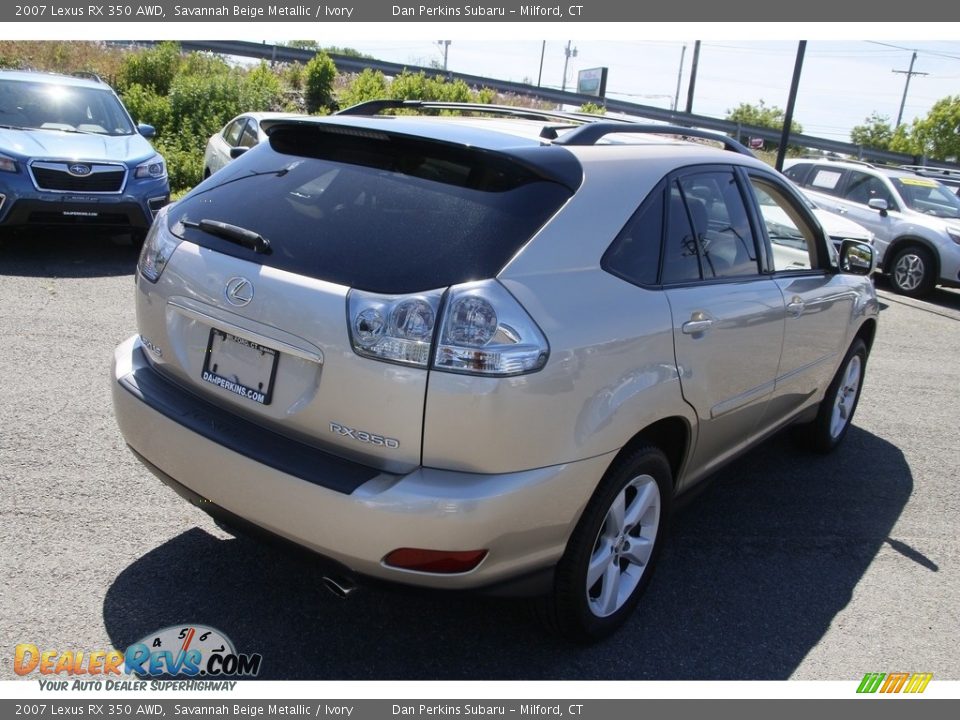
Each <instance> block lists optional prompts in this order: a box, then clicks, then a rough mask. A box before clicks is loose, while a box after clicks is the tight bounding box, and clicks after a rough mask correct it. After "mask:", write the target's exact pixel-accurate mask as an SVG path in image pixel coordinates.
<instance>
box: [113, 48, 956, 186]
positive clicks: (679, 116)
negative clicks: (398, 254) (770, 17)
mask: <svg viewBox="0 0 960 720" xmlns="http://www.w3.org/2000/svg"><path fill="white" fill-rule="evenodd" d="M117 44H127V43H117ZM135 44H137V45H155V44H157V41H142V42H141V41H138V42H137V43H135ZM179 44H180V47H182V48H183V49H184V50H193V51H199V52H213V53H219V54H222V55H235V56H238V57H249V58H256V59H260V60H271V61H280V62H298V63H306V62H308V61H309V60H311V59H312V58H313V57H314V55H315V54H316V53H315V51H313V50H301V49H300V48H292V47H287V46H285V45H269V44H267V43H255V42H247V41H243V40H203V41H200V40H182V41H180V43H179ZM329 55H330V59H331V60H333V62H334V64H335V65H336V66H337V70H338V71H339V72H356V73H359V72H362V71H363V70H365V69H366V68H370V69H372V70H379V71H380V72H382V73H383V74H384V75H388V76H392V75H399V74H400V73H402V72H403V71H404V70H408V71H410V72H414V73H416V72H421V71H422V72H424V73H425V74H427V75H430V76H435V77H444V78H447V79H449V80H463V81H464V82H465V83H467V85H470V86H471V87H478V88H479V87H487V88H490V89H491V90H495V91H497V92H501V93H513V94H516V95H522V96H524V97H530V98H536V99H538V100H543V101H546V102H552V103H557V104H561V105H578V106H579V105H583V104H584V103H597V102H598V100H599V99H598V98H597V97H595V96H593V95H581V94H579V93H572V92H564V91H560V90H554V89H552V88H545V87H537V86H535V85H527V84H525V83H518V82H511V81H509V80H495V79H493V78H487V77H483V76H480V75H468V74H466V73H456V72H446V71H443V70H437V69H436V68H427V67H420V66H417V65H406V64H403V63H392V62H385V61H383V60H374V59H371V58H358V57H353V56H350V55H339V54H335V53H329ZM604 105H605V107H606V108H607V110H608V111H610V112H616V113H623V114H625V115H635V116H637V117H642V118H646V119H648V120H658V121H660V122H665V123H670V124H673V125H685V126H687V127H699V128H704V129H707V130H716V131H719V132H723V133H726V134H728V135H731V136H733V137H734V138H736V139H737V140H738V141H741V142H742V141H743V139H744V138H762V139H763V140H769V141H771V142H774V143H779V142H780V131H779V130H774V129H771V128H765V127H758V126H756V125H743V124H741V123H736V122H732V121H730V120H722V119H720V118H714V117H708V116H707V115H696V114H694V113H685V112H678V111H674V110H667V109H665V108H658V107H654V106H651V105H641V104H639V103H632V102H626V101H623V100H615V99H613V98H606V100H605V102H604ZM789 144H790V145H796V146H802V147H806V148H813V149H816V150H822V151H825V152H830V153H838V154H841V155H851V156H853V157H855V158H857V159H860V160H868V161H876V162H882V163H892V164H896V165H926V166H928V167H932V168H946V169H949V170H958V169H960V165H955V164H954V165H951V164H949V163H940V162H936V163H933V162H930V161H929V160H927V159H926V158H924V157H922V156H918V155H907V154H905V153H896V152H889V151H886V150H877V149H875V148H868V147H863V146H861V145H854V144H853V143H847V142H840V141H838V140H829V139H827V138H820V137H815V136H813V135H805V134H802V133H791V134H790V139H789Z"/></svg>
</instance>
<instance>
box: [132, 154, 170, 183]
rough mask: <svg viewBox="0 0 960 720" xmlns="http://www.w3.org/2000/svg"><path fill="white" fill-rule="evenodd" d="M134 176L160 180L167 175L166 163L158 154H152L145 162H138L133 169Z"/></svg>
mask: <svg viewBox="0 0 960 720" xmlns="http://www.w3.org/2000/svg"><path fill="white" fill-rule="evenodd" d="M133 176H134V177H135V178H151V179H153V180H160V179H162V178H165V177H166V176H167V164H166V163H165V162H164V161H163V158H162V157H160V156H159V155H154V156H153V157H152V158H150V159H149V160H147V161H146V162H143V163H140V164H139V165H137V167H136V168H135V169H134V171H133Z"/></svg>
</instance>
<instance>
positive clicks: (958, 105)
mask: <svg viewBox="0 0 960 720" xmlns="http://www.w3.org/2000/svg"><path fill="white" fill-rule="evenodd" d="M910 136H911V139H912V141H913V143H914V146H915V147H916V148H917V149H918V152H920V153H922V154H924V155H926V156H927V157H930V158H934V159H936V160H947V159H948V158H960V95H950V96H947V97H945V98H942V99H940V100H938V101H937V102H936V103H934V105H933V107H932V108H930V112H929V113H927V116H926V117H925V118H922V119H918V120H914V121H913V125H912V126H911V128H910Z"/></svg>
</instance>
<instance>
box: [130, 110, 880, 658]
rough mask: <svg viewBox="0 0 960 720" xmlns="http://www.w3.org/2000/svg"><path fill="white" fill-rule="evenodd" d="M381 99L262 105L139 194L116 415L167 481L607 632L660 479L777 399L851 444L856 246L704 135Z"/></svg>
mask: <svg viewBox="0 0 960 720" xmlns="http://www.w3.org/2000/svg"><path fill="white" fill-rule="evenodd" d="M395 105H398V103H393V102H390V101H384V102H376V103H372V104H365V105H362V106H357V107H355V108H350V109H348V110H347V111H345V112H343V113H340V114H339V115H335V116H331V117H327V118H310V119H300V120H298V119H277V120H276V121H274V122H271V121H269V120H265V121H264V126H265V129H266V131H267V133H268V135H269V140H268V141H265V142H262V143H260V144H259V145H258V146H257V147H255V148H253V149H251V150H250V151H249V152H247V153H245V154H244V155H243V156H242V157H240V158H239V159H237V160H236V161H234V162H232V163H230V164H229V165H227V166H226V167H225V168H224V169H223V170H221V171H220V172H218V173H216V174H215V175H213V176H212V177H211V178H210V179H208V180H206V181H205V182H203V183H202V184H200V185H199V186H197V187H196V188H195V189H194V190H193V191H192V192H191V193H190V194H189V195H187V196H186V197H185V198H184V199H182V200H180V201H179V202H177V203H176V204H175V205H173V206H171V207H170V208H169V209H168V210H166V211H165V212H164V213H163V214H162V215H161V216H160V217H159V218H158V219H157V222H156V223H155V224H154V225H153V228H152V230H151V231H150V235H149V237H148V239H147V241H146V242H145V244H144V248H143V253H142V255H141V257H140V262H139V266H138V270H137V275H136V290H135V296H136V308H137V320H138V332H137V334H136V335H134V336H133V337H131V338H130V339H129V340H127V341H126V342H124V343H123V344H122V345H120V347H118V348H117V350H116V354H115V357H114V361H113V401H114V407H115V411H116V417H117V421H118V423H119V425H120V428H121V430H122V432H123V435H124V437H125V439H126V442H127V443H128V444H129V446H130V448H131V450H132V451H133V452H134V453H135V454H136V455H137V457H139V458H140V459H141V460H142V461H143V462H144V464H145V465H146V466H147V467H149V468H150V469H151V470H152V471H153V472H154V473H155V474H156V475H157V476H158V477H159V478H160V479H161V480H162V481H163V482H165V483H167V484H168V485H169V486H171V487H172V488H173V489H174V490H176V491H177V492H178V493H180V494H181V495H183V496H184V497H186V498H187V499H188V500H190V501H191V502H193V503H194V504H196V505H197V507H199V508H200V509H201V510H204V511H206V512H208V513H210V514H211V515H213V516H214V517H216V518H218V519H219V520H220V521H221V522H223V523H225V524H226V525H228V526H233V527H237V528H240V529H241V530H247V531H259V532H262V533H265V534H267V535H269V536H274V537H279V538H282V539H285V540H288V541H292V542H293V543H296V544H298V545H300V546H304V547H306V548H308V549H310V550H312V551H314V552H315V553H316V554H317V555H319V556H322V558H325V559H326V561H327V565H328V566H329V571H328V573H327V575H326V578H327V581H328V583H329V585H330V587H331V588H333V589H335V590H337V591H338V592H341V593H346V592H348V591H349V590H350V589H351V588H352V587H354V585H355V584H356V583H358V582H362V581H363V580H364V579H365V578H376V579H379V580H386V581H392V582H395V583H403V584H408V585H417V586H422V587H428V588H436V589H458V590H463V589H469V590H476V591H482V592H491V593H501V594H522V595H532V596H537V597H538V598H539V599H538V601H537V603H538V606H539V607H540V609H541V610H542V615H543V617H544V618H545V619H546V620H547V621H548V622H549V623H550V625H552V626H553V627H555V628H556V629H558V630H559V631H561V632H562V633H564V634H565V635H566V636H568V637H570V638H573V639H576V640H580V641H589V640H595V639H597V638H600V637H603V636H604V635H607V634H609V633H610V632H612V631H613V630H614V629H616V628H617V627H618V626H619V625H620V624H621V623H622V622H623V621H624V619H625V618H626V617H627V616H628V615H629V614H630V613H632V612H633V611H634V609H635V607H636V605H637V603H638V601H639V600H640V597H641V595H642V593H643V590H644V588H645V587H646V585H647V584H648V582H649V580H650V577H651V572H652V571H653V567H654V564H655V563H656V560H657V557H658V555H659V553H660V550H661V547H662V545H663V542H664V537H665V528H666V526H667V522H668V520H669V517H670V511H671V508H672V507H673V505H674V501H675V499H676V498H677V496H678V495H680V494H682V493H684V492H687V491H688V490H690V489H691V488H693V487H694V486H695V485H697V484H698V483H700V482H701V481H703V480H704V479H705V478H707V477H708V476H709V475H710V474H711V473H713V472H714V471H716V470H717V469H718V468H720V467H721V466H722V465H724V464H725V463H727V462H728V461H730V460H731V459H733V458H735V457H737V456H738V455H739V454H741V453H743V452H744V451H745V450H747V449H748V448H750V447H751V446H753V445H755V444H756V443H758V442H760V441H761V440H763V439H764V438H766V437H768V436H769V435H771V434H772V433H775V432H777V431H778V430H780V429H782V428H784V427H786V426H788V425H794V426H796V432H797V433H798V435H800V436H802V437H803V438H804V439H805V440H806V441H807V442H808V444H809V445H810V446H811V447H813V448H815V449H817V450H821V451H828V450H831V449H832V448H834V447H835V446H836V445H837V444H838V443H840V442H841V441H842V440H843V437H844V435H845V433H846V432H847V430H848V428H849V427H850V423H851V421H852V418H853V413H854V411H855V409H856V405H857V400H858V397H859V394H860V389H861V386H862V384H863V379H864V371H865V368H866V363H867V357H868V354H869V351H870V347H871V344H872V342H873V338H874V334H875V332H876V328H877V316H878V304H877V299H876V296H875V294H874V290H873V286H872V285H871V282H870V280H869V277H868V276H869V273H870V272H871V271H872V270H873V267H874V261H873V257H872V250H871V248H870V246H869V245H868V244H865V243H862V242H856V241H852V240H845V241H844V242H843V245H842V247H841V248H840V251H839V253H838V252H837V251H836V250H834V249H833V247H832V244H831V243H829V242H828V239H827V238H826V237H825V235H824V232H823V230H822V228H821V227H820V225H819V223H818V222H817V220H816V218H815V216H814V215H813V214H812V213H811V211H810V210H809V208H808V206H807V204H806V203H805V202H804V200H803V198H802V197H801V196H800V195H798V193H797V191H796V190H795V189H794V188H793V186H792V185H791V184H790V183H789V182H788V181H786V180H785V179H784V178H783V177H782V176H781V175H779V174H778V173H776V172H775V171H773V170H771V169H770V168H769V167H768V166H767V165H765V164H763V163H762V162H760V161H758V160H756V159H754V158H753V157H752V156H751V155H750V153H749V151H747V150H745V149H744V148H743V147H742V146H740V145H738V144H737V143H735V142H734V141H732V140H729V139H728V138H725V137H723V136H713V135H712V134H710V133H705V132H703V131H697V130H691V129H684V128H676V127H669V126H651V125H641V124H637V123H632V122H627V121H622V120H612V119H607V120H603V119H600V120H597V119H593V120H590V119H587V118H584V117H582V116H579V115H576V114H559V113H549V112H540V111H533V110H525V109H517V108H497V107H490V106H482V107H479V108H477V107H467V106H459V105H456V106H451V105H443V104H437V103H407V104H406V105H403V107H405V108H406V109H407V110H408V112H407V113H405V114H398V115H389V114H383V113H382V111H384V110H386V111H389V110H390V108H392V107H394V106H395ZM438 110H446V111H448V112H447V113H445V114H443V115H438V114H437V111H438ZM451 110H455V111H457V112H458V113H459V114H457V115H451V114H450V112H449V111H451ZM410 111H415V112H413V113H411V112H410ZM703 136H707V137H708V138H709V139H708V140H704V138H703ZM691 138H696V140H695V141H692V140H691ZM712 140H719V142H720V147H716V146H715V145H716V143H714V142H712ZM771 208H772V209H773V210H774V211H775V212H773V213H771V210H770V209H771ZM774 216H775V222H774V221H773V220H771V218H772V217H774Z"/></svg>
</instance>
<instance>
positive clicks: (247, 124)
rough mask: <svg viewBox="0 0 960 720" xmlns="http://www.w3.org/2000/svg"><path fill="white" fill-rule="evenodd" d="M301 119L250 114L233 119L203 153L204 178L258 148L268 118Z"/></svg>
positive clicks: (269, 113)
mask: <svg viewBox="0 0 960 720" xmlns="http://www.w3.org/2000/svg"><path fill="white" fill-rule="evenodd" d="M287 117H299V116H298V115H293V114H290V113H278V112H248V113H243V114H241V115H237V117H235V118H233V120H231V121H230V122H228V123H227V124H226V125H224V126H223V129H222V130H220V132H218V133H216V134H215V135H212V136H211V137H210V139H209V140H207V147H206V150H204V153H203V177H204V178H208V177H210V176H211V175H213V173H215V172H216V171H217V170H219V169H221V168H222V167H223V166H224V165H226V164H227V163H229V162H230V161H231V160H235V159H236V158H238V157H240V156H241V155H243V154H244V153H245V152H246V151H247V150H249V149H250V148H252V147H256V146H257V145H258V144H259V143H260V142H261V141H262V140H265V139H266V137H267V136H266V134H265V133H264V132H263V129H262V128H261V127H260V123H261V122H262V121H263V120H265V119H267V118H271V119H272V118H287Z"/></svg>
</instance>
